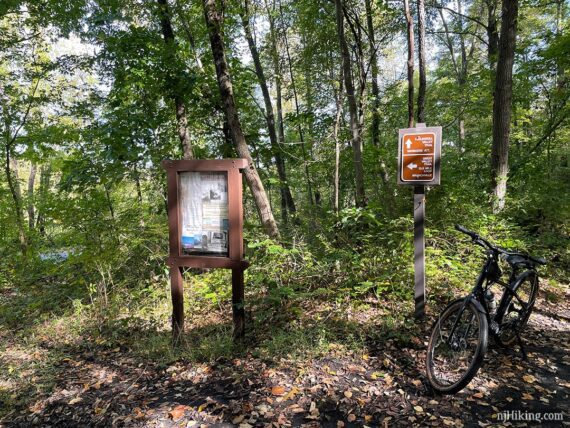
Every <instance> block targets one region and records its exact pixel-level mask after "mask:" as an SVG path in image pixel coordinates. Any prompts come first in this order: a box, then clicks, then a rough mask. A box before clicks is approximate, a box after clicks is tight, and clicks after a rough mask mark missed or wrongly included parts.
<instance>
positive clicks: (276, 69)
mask: <svg viewBox="0 0 570 428" xmlns="http://www.w3.org/2000/svg"><path fill="white" fill-rule="evenodd" d="M265 7H266V9H267V17H268V21H269V37H270V42H271V57H272V61H273V73H274V75H275V95H276V107H277V131H278V134H277V136H278V143H279V148H280V149H281V148H282V147H283V145H284V144H285V123H284V121H283V96H282V93H281V87H282V83H281V65H280V61H279V49H278V48H277V33H276V31H275V19H274V17H273V16H272V14H271V11H270V10H269V5H268V3H267V0H265ZM282 159H283V162H285V159H284V158H283V157H282ZM283 169H285V166H283ZM287 189H289V192H286V194H285V196H286V197H287V209H288V210H289V212H290V213H291V214H295V213H296V212H297V208H296V206H295V202H294V201H293V195H292V194H291V191H290V188H289V186H287Z"/></svg>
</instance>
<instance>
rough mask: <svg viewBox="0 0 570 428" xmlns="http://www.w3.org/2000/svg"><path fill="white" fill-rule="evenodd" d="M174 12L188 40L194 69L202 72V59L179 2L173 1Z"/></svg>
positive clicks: (177, 0)
mask: <svg viewBox="0 0 570 428" xmlns="http://www.w3.org/2000/svg"><path fill="white" fill-rule="evenodd" d="M175 6H176V11H177V12H178V16H179V18H180V22H181V23H182V27H183V28H184V32H185V33H186V38H187V39H188V43H190V48H191V49H192V53H193V54H194V58H195V60H196V67H198V70H200V72H202V73H203V72H204V65H203V64H202V59H201V58H200V54H199V52H198V49H196V40H195V39H194V35H193V34H192V29H191V28H190V24H189V23H188V20H187V19H186V16H185V14H184V11H183V9H182V6H181V5H180V1H179V0H176V1H175Z"/></svg>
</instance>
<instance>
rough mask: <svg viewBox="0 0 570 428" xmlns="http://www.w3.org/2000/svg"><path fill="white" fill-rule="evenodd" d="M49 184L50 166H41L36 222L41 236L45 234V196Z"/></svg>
mask: <svg viewBox="0 0 570 428" xmlns="http://www.w3.org/2000/svg"><path fill="white" fill-rule="evenodd" d="M50 182H51V165H49V164H48V165H46V166H42V167H41V169H40V188H39V204H38V216H37V220H36V228H37V229H38V231H39V233H40V235H41V236H45V234H46V225H45V215H44V211H45V205H46V203H47V195H48V192H49V187H50Z"/></svg>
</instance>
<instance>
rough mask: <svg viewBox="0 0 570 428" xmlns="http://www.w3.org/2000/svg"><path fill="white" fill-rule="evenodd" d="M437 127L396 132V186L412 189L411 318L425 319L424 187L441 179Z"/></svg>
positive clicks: (422, 126) (439, 130)
mask: <svg viewBox="0 0 570 428" xmlns="http://www.w3.org/2000/svg"><path fill="white" fill-rule="evenodd" d="M440 164H441V126H436V127H430V128H426V126H425V123H418V124H417V125H416V127H415V128H407V129H400V134H399V141H398V171H399V173H398V184H401V185H412V186H414V304H415V310H414V315H415V317H416V318H417V319H421V318H423V317H424V316H425V309H426V291H425V289H426V286H425V283H426V278H425V235H424V229H425V187H426V186H437V185H439V183H440V176H441V168H440Z"/></svg>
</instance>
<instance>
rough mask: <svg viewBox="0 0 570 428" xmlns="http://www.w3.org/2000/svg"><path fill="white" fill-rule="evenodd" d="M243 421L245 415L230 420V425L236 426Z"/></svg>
mask: <svg viewBox="0 0 570 428" xmlns="http://www.w3.org/2000/svg"><path fill="white" fill-rule="evenodd" d="M244 419H245V415H239V416H236V417H235V418H233V419H232V424H234V425H237V424H239V423H240V422H241V421H243V420H244Z"/></svg>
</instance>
